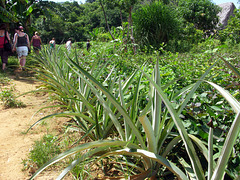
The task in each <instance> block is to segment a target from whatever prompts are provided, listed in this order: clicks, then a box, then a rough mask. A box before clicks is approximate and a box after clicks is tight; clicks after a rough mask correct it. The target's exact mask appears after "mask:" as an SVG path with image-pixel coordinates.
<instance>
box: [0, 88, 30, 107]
mask: <svg viewBox="0 0 240 180" xmlns="http://www.w3.org/2000/svg"><path fill="white" fill-rule="evenodd" d="M0 98H1V101H2V102H3V106H4V107H5V108H22V107H26V105H25V104H24V103H23V102H21V101H20V100H17V99H16V97H15V95H14V94H13V89H10V90H8V89H6V90H3V89H2V90H1V92H0Z"/></svg>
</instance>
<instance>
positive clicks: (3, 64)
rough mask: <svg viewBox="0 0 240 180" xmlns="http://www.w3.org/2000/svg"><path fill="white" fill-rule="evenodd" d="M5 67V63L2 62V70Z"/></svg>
mask: <svg viewBox="0 0 240 180" xmlns="http://www.w3.org/2000/svg"><path fill="white" fill-rule="evenodd" d="M5 68H6V63H2V70H3V71H4V70H5Z"/></svg>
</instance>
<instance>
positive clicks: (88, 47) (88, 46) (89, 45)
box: [87, 39, 91, 51]
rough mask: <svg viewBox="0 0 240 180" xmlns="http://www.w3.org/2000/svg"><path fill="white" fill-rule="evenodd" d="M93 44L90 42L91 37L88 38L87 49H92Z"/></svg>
mask: <svg viewBox="0 0 240 180" xmlns="http://www.w3.org/2000/svg"><path fill="white" fill-rule="evenodd" d="M90 47H91V44H90V39H88V40H87V51H89V50H90Z"/></svg>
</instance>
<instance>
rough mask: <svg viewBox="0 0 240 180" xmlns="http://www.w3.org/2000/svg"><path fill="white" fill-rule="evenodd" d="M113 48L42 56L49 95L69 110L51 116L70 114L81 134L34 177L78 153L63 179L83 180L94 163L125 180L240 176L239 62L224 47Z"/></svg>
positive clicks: (42, 73) (41, 71)
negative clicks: (142, 50)
mask: <svg viewBox="0 0 240 180" xmlns="http://www.w3.org/2000/svg"><path fill="white" fill-rule="evenodd" d="M113 47H114V46H111V45H110V46H108V47H107V48H106V47H104V46H103V45H100V46H96V49H95V48H94V47H92V51H91V52H90V53H88V54H84V55H83V53H82V51H75V52H74V51H73V53H71V54H67V53H65V52H64V51H62V50H61V49H56V51H54V52H49V51H48V50H47V49H46V50H45V51H42V54H41V56H38V57H36V60H37V61H38V62H39V63H40V64H39V66H38V67H37V69H36V71H37V73H38V74H39V79H40V81H42V82H43V83H44V86H45V88H46V89H45V91H47V92H49V93H51V96H52V97H53V99H54V100H58V102H59V104H58V105H57V107H61V108H62V111H61V112H59V113H55V114H52V115H50V116H48V117H51V116H68V117H69V118H70V119H72V121H71V125H69V126H68V129H71V130H73V131H76V132H81V136H79V137H78V138H76V140H75V141H74V143H73V148H71V149H69V150H67V151H66V152H63V153H61V154H60V155H58V156H56V157H55V158H53V159H52V160H50V161H48V162H46V164H44V165H43V166H42V167H41V168H40V169H39V171H37V172H36V173H35V174H34V175H33V177H32V178H34V177H35V176H36V175H37V174H38V173H40V172H41V171H42V170H44V169H45V168H46V167H48V166H50V165H52V164H54V163H56V162H57V161H59V160H61V159H63V158H65V157H73V155H74V154H77V156H76V158H75V160H73V161H72V163H71V164H70V165H69V166H68V167H66V169H65V170H64V171H63V172H62V174H61V175H60V176H59V179H61V178H63V177H64V176H65V175H66V173H68V172H69V171H70V170H71V169H73V168H74V167H75V168H74V174H73V175H74V176H75V177H79V174H80V172H79V171H77V170H76V168H77V167H78V168H79V169H83V167H84V166H85V167H86V163H89V165H88V166H87V167H88V168H87V169H88V171H89V170H90V171H91V167H92V168H93V164H96V163H97V162H98V161H99V163H101V164H102V165H103V167H108V168H109V169H112V171H113V169H115V170H116V171H117V172H119V173H117V175H116V173H115V174H114V173H112V175H113V176H114V175H115V176H121V177H125V178H127V177H137V178H139V179H144V178H147V177H157V178H161V179H168V178H173V177H175V176H176V177H179V178H181V179H189V178H198V179H205V178H208V179H221V178H223V177H224V176H225V177H228V178H229V177H230V178H232V179H234V178H237V177H238V175H239V163H237V162H239V155H238V153H237V152H239V147H238V143H239V128H238V127H239V124H237V123H239V59H237V58H232V59H228V60H226V57H228V55H227V54H221V53H220V52H219V50H217V49H216V50H211V51H207V52H205V53H198V54H196V53H192V54H191V53H188V54H173V53H169V52H165V53H164V54H163V55H161V56H159V55H158V54H155V55H154V54H152V55H151V56H147V55H146V54H142V55H141V54H139V55H137V56H136V55H135V56H131V55H130V54H129V55H124V54H122V53H121V51H119V49H121V48H118V49H117V50H116V49H113ZM113 52H114V53H113ZM225 56H226V57H225ZM124 59H129V60H128V61H126V60H125V61H126V62H127V63H123V62H122V61H124ZM125 61H124V62H125ZM219 85H220V86H219ZM223 88H224V89H223ZM225 89H227V90H228V91H229V93H228V92H227V91H226V90H225ZM220 94H221V95H220ZM231 94H232V95H231ZM48 117H44V118H42V119H40V120H39V121H38V122H36V124H37V123H39V122H41V121H42V120H45V119H47V118H48ZM227 132H229V133H227ZM85 138H86V139H87V142H86V143H83V144H82V143H80V142H82V140H83V139H85ZM226 139H227V140H226ZM232 148H233V149H234V151H233V152H232ZM79 153H80V154H79ZM109 162H111V163H110V164H111V166H110V165H109ZM89 167H90V168H89ZM225 167H227V168H226V169H225ZM169 171H171V172H172V174H170V175H168V173H169ZM83 172H84V171H81V173H83ZM104 172H105V174H106V175H107V174H108V175H109V173H107V171H106V169H105V171H104ZM88 174H90V172H86V173H84V177H86V178H87V177H88V178H90V177H91V175H88Z"/></svg>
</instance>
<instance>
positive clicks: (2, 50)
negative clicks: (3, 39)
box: [0, 48, 8, 64]
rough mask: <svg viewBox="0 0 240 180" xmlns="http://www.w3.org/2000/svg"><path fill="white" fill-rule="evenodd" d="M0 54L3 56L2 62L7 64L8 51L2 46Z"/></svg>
mask: <svg viewBox="0 0 240 180" xmlns="http://www.w3.org/2000/svg"><path fill="white" fill-rule="evenodd" d="M0 56H1V60H2V63H5V64H7V62H8V52H7V51H4V48H0Z"/></svg>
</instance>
